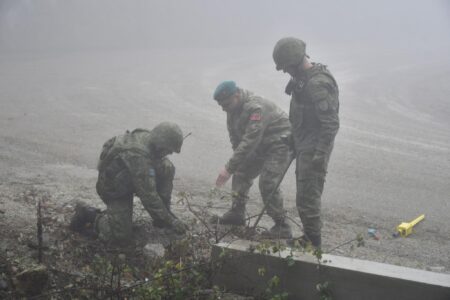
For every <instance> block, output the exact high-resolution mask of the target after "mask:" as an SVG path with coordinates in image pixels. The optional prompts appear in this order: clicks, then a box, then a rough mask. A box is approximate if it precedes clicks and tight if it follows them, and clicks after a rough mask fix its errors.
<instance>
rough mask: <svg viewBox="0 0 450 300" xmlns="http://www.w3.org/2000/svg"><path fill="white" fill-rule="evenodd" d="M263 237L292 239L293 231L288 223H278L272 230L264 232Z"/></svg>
mask: <svg viewBox="0 0 450 300" xmlns="http://www.w3.org/2000/svg"><path fill="white" fill-rule="evenodd" d="M261 235H262V236H263V238H266V239H291V238H292V230H291V226H289V224H288V223H287V222H286V221H284V220H283V221H276V222H275V225H273V226H272V228H270V230H268V231H264V232H263V233H262V234H261Z"/></svg>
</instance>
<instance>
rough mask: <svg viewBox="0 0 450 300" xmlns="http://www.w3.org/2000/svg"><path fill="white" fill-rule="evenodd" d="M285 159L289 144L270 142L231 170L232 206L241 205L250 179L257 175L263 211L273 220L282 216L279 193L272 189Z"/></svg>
mask: <svg viewBox="0 0 450 300" xmlns="http://www.w3.org/2000/svg"><path fill="white" fill-rule="evenodd" d="M289 162H290V151H289V147H288V146H287V145H286V144H284V143H281V142H280V143H273V144H272V145H271V146H270V147H269V149H267V150H266V151H265V152H264V154H263V155H258V156H257V157H256V158H253V159H249V160H247V161H246V162H245V163H244V164H243V165H241V166H240V167H239V168H238V169H237V170H236V172H235V173H234V174H233V178H232V183H231V188H232V191H233V207H234V208H236V207H242V208H244V207H245V204H246V202H247V199H248V193H249V191H250V188H251V186H252V185H253V180H254V179H255V178H256V177H258V176H259V191H260V193H261V197H262V200H263V202H264V204H265V205H266V207H267V214H268V215H269V216H270V217H271V218H272V219H273V220H274V221H275V222H278V221H282V220H284V218H285V216H286V212H285V210H284V208H283V196H282V193H281V191H280V189H279V188H277V189H276V190H275V191H274V189H275V186H276V184H277V182H278V180H280V178H281V177H282V176H283V172H284V170H285V168H286V167H287V165H288V164H289Z"/></svg>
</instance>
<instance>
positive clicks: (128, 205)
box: [95, 194, 133, 245]
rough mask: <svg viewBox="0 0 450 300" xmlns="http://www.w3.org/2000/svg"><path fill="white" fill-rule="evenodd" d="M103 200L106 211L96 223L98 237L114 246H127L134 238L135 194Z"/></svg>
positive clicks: (99, 216)
mask: <svg viewBox="0 0 450 300" xmlns="http://www.w3.org/2000/svg"><path fill="white" fill-rule="evenodd" d="M103 200H104V201H105V203H106V211H104V212H103V213H101V214H99V215H98V217H97V219H96V221H95V231H96V232H97V234H98V237H99V238H100V239H101V240H103V241H104V242H108V243H112V244H118V245H124V244H127V243H128V242H130V241H131V238H132V222H133V194H129V195H127V196H124V197H121V198H111V199H103Z"/></svg>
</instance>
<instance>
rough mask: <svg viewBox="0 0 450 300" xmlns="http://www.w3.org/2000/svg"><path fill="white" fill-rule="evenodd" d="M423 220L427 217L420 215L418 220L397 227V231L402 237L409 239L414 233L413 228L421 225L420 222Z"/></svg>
mask: <svg viewBox="0 0 450 300" xmlns="http://www.w3.org/2000/svg"><path fill="white" fill-rule="evenodd" d="M423 219H425V215H420V216H418V217H417V218H416V219H414V220H412V221H411V222H409V223H405V222H403V223H401V224H400V225H398V226H397V230H398V233H399V234H400V235H401V236H402V237H407V236H408V235H410V234H411V233H412V229H413V227H414V226H415V225H416V224H417V223H419V222H420V221H422V220H423Z"/></svg>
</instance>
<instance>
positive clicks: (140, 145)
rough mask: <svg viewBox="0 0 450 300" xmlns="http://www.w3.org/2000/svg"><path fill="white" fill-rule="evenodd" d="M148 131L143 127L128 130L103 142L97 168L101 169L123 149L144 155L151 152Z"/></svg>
mask: <svg viewBox="0 0 450 300" xmlns="http://www.w3.org/2000/svg"><path fill="white" fill-rule="evenodd" d="M149 138H150V131H148V130H145V129H140V128H138V129H135V130H133V131H132V132H129V131H128V130H127V131H126V132H125V134H123V135H119V136H115V137H112V138H110V139H109V140H107V141H106V142H105V143H104V144H103V148H102V151H101V153H100V158H99V160H98V164H97V170H99V171H103V170H104V169H105V168H106V167H107V166H108V165H109V164H110V163H111V162H112V161H113V160H114V159H115V158H116V157H117V155H118V154H120V153H122V152H124V151H131V152H134V153H137V154H140V155H143V156H146V157H150V156H151V153H150V150H149V148H148V143H149Z"/></svg>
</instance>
